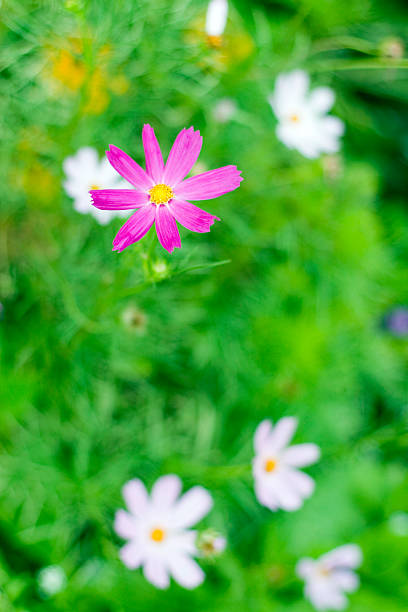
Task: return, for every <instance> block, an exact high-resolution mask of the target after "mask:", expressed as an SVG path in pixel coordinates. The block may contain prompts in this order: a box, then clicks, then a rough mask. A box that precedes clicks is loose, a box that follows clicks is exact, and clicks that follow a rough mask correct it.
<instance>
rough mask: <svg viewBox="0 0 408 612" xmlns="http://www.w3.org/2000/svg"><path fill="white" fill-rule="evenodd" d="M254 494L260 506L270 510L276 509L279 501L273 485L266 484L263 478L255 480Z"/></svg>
mask: <svg viewBox="0 0 408 612" xmlns="http://www.w3.org/2000/svg"><path fill="white" fill-rule="evenodd" d="M255 496H256V498H257V500H258V501H259V503H260V504H261V505H262V506H265V507H266V508H269V510H272V511H275V510H278V508H279V503H278V500H277V497H276V495H275V493H274V490H273V487H271V486H270V484H269V485H268V483H267V481H266V479H265V478H258V479H256V480H255Z"/></svg>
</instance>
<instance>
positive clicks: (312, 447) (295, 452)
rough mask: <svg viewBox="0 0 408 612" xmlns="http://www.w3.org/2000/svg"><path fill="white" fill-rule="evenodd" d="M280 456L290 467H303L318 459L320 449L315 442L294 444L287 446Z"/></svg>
mask: <svg viewBox="0 0 408 612" xmlns="http://www.w3.org/2000/svg"><path fill="white" fill-rule="evenodd" d="M282 457H283V460H284V462H285V463H286V464H287V465H290V466H291V467H305V466H306V465H311V464H312V463H315V462H316V461H317V460H318V459H319V457H320V449H319V447H318V446H316V444H295V445H294V446H290V447H289V448H287V449H286V450H285V451H284V452H283V455H282Z"/></svg>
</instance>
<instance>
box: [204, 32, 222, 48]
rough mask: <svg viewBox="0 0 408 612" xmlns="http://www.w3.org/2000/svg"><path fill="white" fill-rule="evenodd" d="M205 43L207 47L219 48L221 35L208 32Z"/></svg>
mask: <svg viewBox="0 0 408 612" xmlns="http://www.w3.org/2000/svg"><path fill="white" fill-rule="evenodd" d="M207 44H208V46H209V47H212V48H213V49H221V47H222V36H212V35H211V34H209V35H208V36H207Z"/></svg>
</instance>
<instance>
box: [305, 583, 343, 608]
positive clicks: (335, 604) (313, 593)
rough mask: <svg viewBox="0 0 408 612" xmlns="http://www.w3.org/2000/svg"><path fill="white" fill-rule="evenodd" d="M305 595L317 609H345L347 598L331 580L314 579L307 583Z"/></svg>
mask: <svg viewBox="0 0 408 612" xmlns="http://www.w3.org/2000/svg"><path fill="white" fill-rule="evenodd" d="M305 596H306V597H307V599H310V601H311V602H312V604H313V605H314V607H315V608H316V609H317V610H344V608H345V607H346V606H347V599H346V598H345V597H344V595H343V593H342V592H341V591H339V590H338V588H337V587H336V586H335V585H334V584H332V583H331V582H330V581H329V580H320V579H317V580H316V579H312V580H310V581H309V582H307V583H306V587H305Z"/></svg>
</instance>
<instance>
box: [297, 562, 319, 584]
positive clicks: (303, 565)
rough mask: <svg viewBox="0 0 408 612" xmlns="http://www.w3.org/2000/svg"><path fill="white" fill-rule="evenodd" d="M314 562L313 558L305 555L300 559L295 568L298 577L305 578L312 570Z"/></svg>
mask: <svg viewBox="0 0 408 612" xmlns="http://www.w3.org/2000/svg"><path fill="white" fill-rule="evenodd" d="M315 565H316V562H315V561H314V560H313V559H309V558H308V557H305V558H304V559H300V560H299V561H298V562H297V564H296V568H295V572H296V575H297V576H299V578H303V580H307V579H308V578H309V577H310V576H311V575H312V574H313V572H314V568H315Z"/></svg>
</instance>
